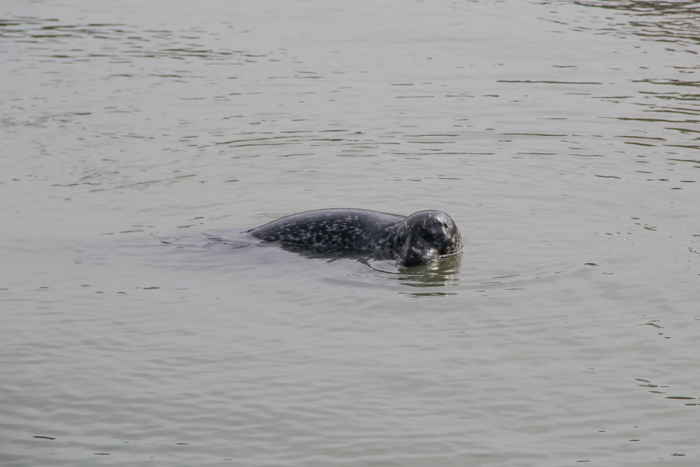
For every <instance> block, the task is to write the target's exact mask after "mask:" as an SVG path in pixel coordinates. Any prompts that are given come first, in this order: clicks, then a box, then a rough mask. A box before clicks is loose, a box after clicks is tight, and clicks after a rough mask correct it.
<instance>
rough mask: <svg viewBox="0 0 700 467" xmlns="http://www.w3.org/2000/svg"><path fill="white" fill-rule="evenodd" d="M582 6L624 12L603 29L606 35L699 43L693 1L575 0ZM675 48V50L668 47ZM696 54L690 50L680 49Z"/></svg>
mask: <svg viewBox="0 0 700 467" xmlns="http://www.w3.org/2000/svg"><path fill="white" fill-rule="evenodd" d="M574 3H575V4H576V5H581V6H585V7H594V8H601V9H603V10H607V11H616V12H620V13H624V15H625V16H620V17H617V19H621V20H622V21H618V22H616V23H615V24H613V25H611V26H614V27H609V28H605V29H604V33H605V34H615V35H622V34H634V35H636V36H639V37H641V38H643V39H645V40H654V41H663V42H666V43H669V47H670V44H672V43H675V44H677V45H683V46H697V45H698V44H700V24H699V23H698V13H700V7H699V6H698V4H697V2H696V1H690V0H681V1H672V2H657V1H651V2H650V1H614V2H610V1H604V0H603V1H584V0H579V1H576V2H574ZM669 50H674V49H669ZM680 50H682V51H686V52H689V53H693V54H694V53H695V52H692V51H691V50H683V49H680Z"/></svg>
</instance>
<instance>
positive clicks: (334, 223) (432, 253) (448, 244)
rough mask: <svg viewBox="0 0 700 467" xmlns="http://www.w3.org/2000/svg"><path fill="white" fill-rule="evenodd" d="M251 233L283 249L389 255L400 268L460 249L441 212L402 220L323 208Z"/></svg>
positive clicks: (449, 222) (451, 225)
mask: <svg viewBox="0 0 700 467" xmlns="http://www.w3.org/2000/svg"><path fill="white" fill-rule="evenodd" d="M249 232H250V234H251V235H252V236H254V237H255V238H258V239H260V240H263V241H266V242H279V243H281V244H284V245H293V246H303V247H309V248H314V249H320V250H331V251H335V250H356V251H366V252H382V253H390V254H392V255H393V256H395V257H396V259H397V260H398V261H399V263H401V264H402V265H404V266H417V265H420V264H426V263H429V262H431V261H433V260H434V259H436V258H438V257H439V256H444V255H450V254H453V253H456V252H458V251H459V250H460V249H461V248H462V240H461V236H460V233H459V230H458V229H457V226H456V225H455V223H454V221H453V220H452V218H450V216H448V215H447V214H445V213H444V212H440V211H420V212H417V213H415V214H411V215H410V216H408V217H404V216H398V215H395V214H386V213H381V212H375V211H367V210H364V209H322V210H317V211H307V212H302V213H299V214H294V215H291V216H288V217H284V218H282V219H278V220H276V221H272V222H270V223H269V224H265V225H263V226H261V227H258V228H256V229H253V230H250V231H249Z"/></svg>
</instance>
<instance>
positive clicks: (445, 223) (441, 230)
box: [393, 211, 462, 266]
mask: <svg viewBox="0 0 700 467" xmlns="http://www.w3.org/2000/svg"><path fill="white" fill-rule="evenodd" d="M461 249H462V237H461V235H460V234H459V229H457V225H455V223H454V221H453V220H452V218H451V217H450V216H448V215H447V214H445V213H444V212H441V211H420V212H417V213H415V214H411V215H410V216H408V217H407V218H406V219H404V220H403V221H402V222H401V223H399V225H398V226H397V227H396V232H395V234H394V244H393V250H394V252H395V254H396V256H397V257H398V259H399V262H400V263H401V264H403V265H404V266H418V265H421V264H427V263H430V262H431V261H433V260H435V259H436V258H438V257H440V256H446V255H451V254H454V253H457V252H458V251H459V250H461Z"/></svg>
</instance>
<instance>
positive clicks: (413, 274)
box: [398, 251, 463, 297]
mask: <svg viewBox="0 0 700 467" xmlns="http://www.w3.org/2000/svg"><path fill="white" fill-rule="evenodd" d="M462 255H463V252H461V251H460V252H459V253H457V254H454V255H450V256H443V257H442V258H439V259H438V260H437V261H434V262H432V263H429V264H425V265H423V266H417V267H413V268H400V269H399V273H398V276H399V282H400V283H401V285H405V286H408V287H415V288H421V289H431V290H430V291H428V290H425V291H421V292H418V291H413V292H407V291H402V292H400V293H401V294H408V295H411V296H413V297H439V296H446V295H457V291H456V289H455V290H454V291H446V290H442V289H436V288H438V287H439V288H442V287H447V286H450V285H452V286H455V285H457V282H458V281H459V267H460V266H461V264H462Z"/></svg>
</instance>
